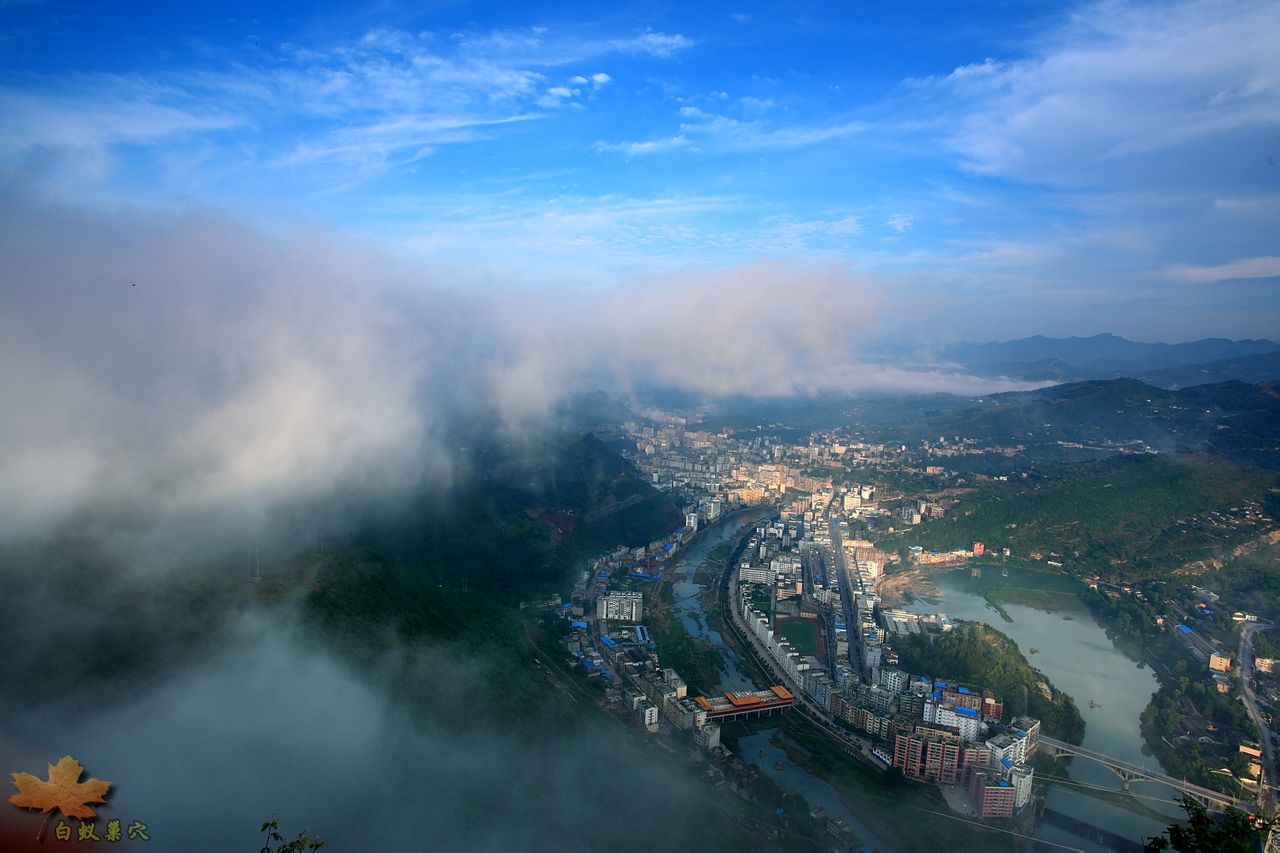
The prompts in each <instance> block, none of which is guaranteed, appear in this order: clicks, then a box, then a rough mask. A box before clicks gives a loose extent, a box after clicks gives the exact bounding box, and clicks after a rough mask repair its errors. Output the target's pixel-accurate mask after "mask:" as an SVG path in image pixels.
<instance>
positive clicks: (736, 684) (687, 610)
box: [671, 507, 774, 690]
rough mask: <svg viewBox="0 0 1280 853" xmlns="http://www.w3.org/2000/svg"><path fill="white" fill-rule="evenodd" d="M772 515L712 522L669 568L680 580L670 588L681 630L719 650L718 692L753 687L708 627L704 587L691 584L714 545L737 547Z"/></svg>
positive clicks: (758, 512)
mask: <svg viewBox="0 0 1280 853" xmlns="http://www.w3.org/2000/svg"><path fill="white" fill-rule="evenodd" d="M773 514H774V511H773V510H771V509H769V508H767V507H760V508H758V509H748V510H743V511H742V512H738V513H734V514H733V515H731V516H729V517H728V518H724V519H721V520H720V521H717V522H714V523H713V524H712V525H711V526H710V527H708V528H707V530H705V531H704V532H703V533H702V534H701V535H700V536H699V537H698V539H697V540H696V541H695V542H694V543H693V544H692V545H690V546H689V547H688V548H685V549H684V550H683V551H681V552H680V556H679V557H678V558H677V559H676V562H675V564H674V565H673V566H672V571H671V574H672V576H674V577H676V578H679V580H677V581H675V582H674V583H673V584H672V589H673V591H674V592H675V608H676V612H677V613H679V614H680V623H681V624H682V625H684V629H685V630H686V631H688V632H689V633H690V634H692V635H693V636H695V637H698V638H700V639H703V640H707V641H708V642H710V643H712V644H713V645H714V646H715V647H716V648H718V649H719V650H720V652H721V654H722V655H723V656H724V664H725V665H724V670H723V671H722V672H721V673H720V689H721V690H755V689H756V687H755V684H754V683H752V681H751V679H750V678H748V677H747V676H746V675H744V674H743V672H742V662H741V661H740V660H739V659H738V655H737V654H736V653H735V652H734V651H733V649H730V648H729V647H728V646H726V645H725V643H724V637H721V636H720V632H719V631H716V630H714V629H713V628H712V627H711V626H710V625H708V624H707V616H706V613H704V612H703V609H702V600H701V598H700V595H701V593H702V591H703V589H705V586H704V585H703V584H700V583H697V582H695V580H694V575H696V574H697V572H698V570H699V569H701V568H702V565H703V564H704V563H705V562H706V561H707V555H708V554H709V553H710V552H711V551H712V549H714V548H715V547H716V546H717V545H720V544H722V543H725V542H729V543H732V544H736V543H737V541H738V535H739V534H740V533H742V532H743V531H744V530H745V529H746V528H747V527H749V526H750V525H753V524H755V523H757V522H758V521H760V520H761V519H765V518H768V517H769V516H771V515H773Z"/></svg>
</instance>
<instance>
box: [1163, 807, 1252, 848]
mask: <svg viewBox="0 0 1280 853" xmlns="http://www.w3.org/2000/svg"><path fill="white" fill-rule="evenodd" d="M1179 802H1180V803H1181V804H1182V810H1183V811H1185V812H1186V813H1187V822H1186V824H1180V823H1175V824H1170V826H1169V828H1168V829H1166V830H1165V831H1164V834H1163V835H1157V836H1156V837H1155V838H1151V839H1148V840H1147V843H1146V844H1145V845H1143V848H1142V849H1143V850H1144V851H1145V853H1160V851H1163V850H1176V851H1178V853H1237V851H1238V853H1249V851H1252V850H1254V849H1255V843H1256V842H1257V841H1258V840H1259V839H1260V838H1261V837H1262V835H1263V833H1265V832H1266V831H1267V830H1268V829H1270V827H1271V822H1270V821H1267V820H1264V819H1263V818H1260V817H1258V816H1256V815H1251V814H1247V813H1246V812H1242V811H1239V810H1238V809H1228V810H1227V812H1226V813H1225V814H1223V815H1220V816H1219V817H1218V818H1217V819H1216V820H1215V819H1214V818H1212V817H1210V816H1209V813H1208V811H1207V810H1206V809H1205V807H1204V806H1202V805H1200V804H1199V803H1197V802H1196V801H1195V800H1192V799H1190V798H1188V797H1181V798H1179Z"/></svg>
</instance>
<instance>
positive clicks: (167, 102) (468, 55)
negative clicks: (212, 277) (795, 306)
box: [0, 28, 693, 183]
mask: <svg viewBox="0 0 1280 853" xmlns="http://www.w3.org/2000/svg"><path fill="white" fill-rule="evenodd" d="M692 46H693V41H692V40H691V39H689V38H687V37H686V36H683V35H680V34H667V33H661V32H646V33H642V34H640V35H638V36H624V37H617V38H606V39H600V38H596V39H581V38H576V37H575V35H574V34H573V33H571V32H567V31H566V32H552V31H547V30H544V29H536V30H511V31H492V32H487V33H482V34H453V35H451V36H442V35H439V34H436V33H431V32H407V31H404V30H398V29H389V28H375V29H371V30H369V31H367V32H365V33H364V34H363V35H360V36H358V37H356V38H352V39H347V40H342V41H337V42H331V43H323V44H312V43H308V44H300V43H291V42H290V43H284V44H281V45H279V46H277V47H274V48H272V49H259V50H254V51H247V52H244V53H242V54H236V55H225V54H220V55H218V56H215V57H214V58H213V59H212V60H210V59H209V58H207V57H205V58H202V59H201V60H200V61H196V62H191V63H188V64H185V65H184V64H174V65H172V66H171V67H169V68H168V69H165V70H161V71H158V72H157V71H154V70H151V71H148V72H147V73H141V72H136V73H130V72H123V71H121V72H114V73H110V74H78V75H58V74H49V75H44V76H42V77H35V76H33V77H31V78H30V79H29V80H28V81H26V85H22V86H16V85H13V84H11V85H9V86H6V87H3V88H0V112H2V113H3V114H4V116H5V120H4V121H3V122H0V157H2V158H5V159H8V160H9V164H10V168H15V167H16V166H15V164H17V163H19V162H21V160H22V158H23V157H24V156H26V154H27V153H29V152H31V151H33V150H41V151H45V152H47V151H57V152H62V153H63V154H64V155H65V156H66V157H68V158H72V157H74V158H78V159H80V160H83V161H85V162H88V163H91V164H93V165H94V171H95V172H96V173H97V174H98V175H100V176H101V177H103V178H105V176H108V175H110V174H111V172H112V171H113V169H114V168H115V167H116V166H118V163H117V162H116V161H115V159H114V158H113V156H112V155H113V152H114V150H115V149H116V148H117V147H118V146H120V145H123V144H135V145H143V146H155V145H160V144H165V145H168V146H169V148H168V150H167V153H168V154H169V155H170V156H172V155H173V154H174V153H175V149H176V148H178V147H179V143H180V142H181V141H183V140H187V141H190V140H196V139H200V140H201V142H202V144H204V145H205V146H206V147H207V146H208V140H209V138H210V135H211V134H214V133H218V132H223V133H225V132H227V131H235V132H236V133H235V134H234V135H233V136H231V137H229V138H228V139H225V140H217V142H218V143H219V144H220V145H222V146H223V147H224V149H225V150H226V151H227V152H228V154H229V156H234V157H236V158H240V162H239V165H240V166H241V167H243V166H244V165H250V166H257V167H274V168H281V167H284V168H293V169H296V168H316V167H324V168H328V169H333V168H341V169H342V170H344V174H343V175H342V176H341V182H342V183H350V182H351V181H353V180H355V181H358V180H362V179H364V178H368V177H370V176H373V175H376V174H379V173H381V172H384V171H386V170H387V169H390V168H393V167H395V166H397V165H403V164H406V163H411V162H413V161H415V160H418V159H421V158H422V157H425V156H430V155H431V154H432V153H434V152H435V151H436V150H438V148H439V147H440V146H444V145H455V144H459V143H463V142H471V141H476V140H479V139H484V138H488V137H489V136H490V135H492V134H494V133H496V132H498V129H499V128H500V127H502V126H503V125H510V124H512V123H516V122H522V121H526V120H528V119H530V118H533V117H536V116H537V115H538V114H553V113H555V112H557V111H559V110H560V109H561V108H563V107H564V106H566V105H569V104H573V105H575V106H577V107H583V106H586V105H587V104H589V103H590V101H592V100H593V99H594V98H596V97H597V96H599V94H600V93H601V91H602V90H603V89H604V88H605V87H606V86H608V85H609V84H610V83H612V82H613V75H611V74H610V73H609V72H607V71H604V70H601V69H600V68H599V64H598V63H600V62H603V61H606V60H608V58H609V57H614V58H616V59H625V61H627V62H633V63H634V62H637V61H643V60H645V59H648V60H662V59H666V58H668V57H671V56H673V55H675V54H676V53H679V52H682V51H686V50H688V49H690V48H691V47H692ZM586 63H590V64H589V65H586ZM575 64H579V65H586V67H583V68H581V69H580V70H578V71H576V72H575V71H573V70H571V69H570V68H569V67H570V66H573V65H575ZM593 66H594V67H593ZM175 140H177V142H175ZM206 153H207V151H206ZM246 157H248V158H250V159H251V162H249V163H244V162H243V159H244V158H246ZM81 171H82V172H83V170H81Z"/></svg>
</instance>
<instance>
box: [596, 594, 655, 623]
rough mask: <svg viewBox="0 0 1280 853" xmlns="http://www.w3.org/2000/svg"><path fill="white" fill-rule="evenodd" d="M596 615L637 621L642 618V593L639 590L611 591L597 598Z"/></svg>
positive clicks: (624, 620) (621, 620) (600, 617)
mask: <svg viewBox="0 0 1280 853" xmlns="http://www.w3.org/2000/svg"><path fill="white" fill-rule="evenodd" d="M596 617H597V618H599V619H616V620H618V621H620V622H639V621H641V620H643V619H644V595H643V594H641V593H639V592H611V593H609V594H608V595H606V596H603V597H602V598H597V599H596Z"/></svg>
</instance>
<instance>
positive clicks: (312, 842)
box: [259, 815, 324, 853]
mask: <svg viewBox="0 0 1280 853" xmlns="http://www.w3.org/2000/svg"><path fill="white" fill-rule="evenodd" d="M262 832H263V833H265V834H266V836H267V838H266V842H267V843H266V844H263V845H262V850H261V851H259V853H307V851H310V850H319V849H320V848H321V847H323V846H324V842H323V841H321V840H320V839H319V838H310V837H308V836H307V830H305V829H304V830H302V832H299V833H298V837H297V838H295V839H293V840H292V841H285V839H284V836H283V835H281V834H280V821H279V819H277V818H276V816H275V815H272V816H271V820H269V821H267V822H266V823H264V824H263V825H262ZM273 842H274V843H276V844H279V845H280V846H279V847H272V846H271V845H272V843H273Z"/></svg>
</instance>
